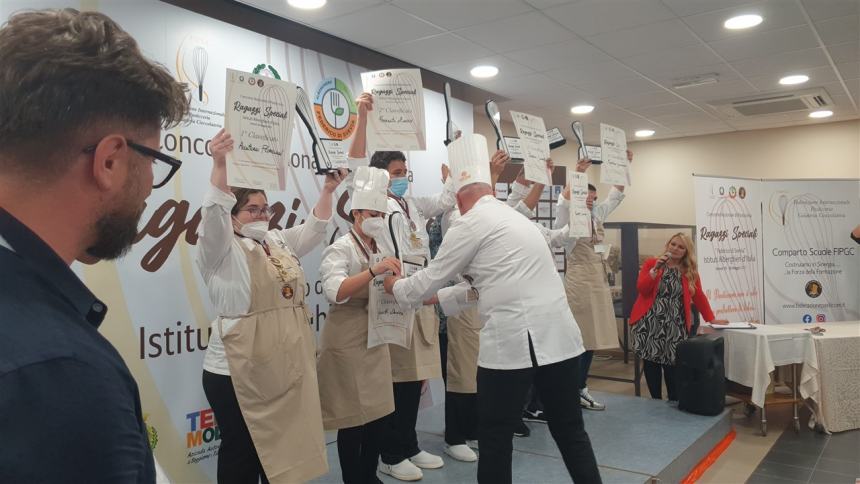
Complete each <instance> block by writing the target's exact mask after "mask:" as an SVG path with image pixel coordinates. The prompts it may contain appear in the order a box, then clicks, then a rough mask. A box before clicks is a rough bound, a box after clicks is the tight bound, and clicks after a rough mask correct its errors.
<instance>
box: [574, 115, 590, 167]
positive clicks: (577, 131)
mask: <svg viewBox="0 0 860 484" xmlns="http://www.w3.org/2000/svg"><path fill="white" fill-rule="evenodd" d="M570 129H571V130H573V136H574V137H576V142H577V143H579V158H580V159H583V158H585V157H587V156H588V151H587V150H586V149H585V135H584V134H583V133H582V122H580V121H574V122H572V123H570Z"/></svg>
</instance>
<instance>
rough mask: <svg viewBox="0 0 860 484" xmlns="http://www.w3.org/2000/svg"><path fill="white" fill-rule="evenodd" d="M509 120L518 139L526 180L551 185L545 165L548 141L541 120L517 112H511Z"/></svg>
mask: <svg viewBox="0 0 860 484" xmlns="http://www.w3.org/2000/svg"><path fill="white" fill-rule="evenodd" d="M511 118H512V119H513V120H514V127H515V128H516V129H517V135H518V136H519V138H520V146H521V148H522V151H523V157H524V159H525V163H524V165H523V168H524V169H525V176H526V180H531V181H533V182H537V183H542V184H544V185H546V186H549V185H551V184H552V177H551V176H550V171H549V169H548V168H547V163H546V160H547V159H548V158H549V141H548V140H547V135H546V126H545V125H544V122H543V118H540V117H538V116H534V115H532V114H526V113H520V112H517V111H511Z"/></svg>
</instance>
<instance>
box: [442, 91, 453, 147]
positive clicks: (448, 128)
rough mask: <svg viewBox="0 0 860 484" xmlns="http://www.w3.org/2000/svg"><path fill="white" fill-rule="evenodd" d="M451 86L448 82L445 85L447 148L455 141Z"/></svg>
mask: <svg viewBox="0 0 860 484" xmlns="http://www.w3.org/2000/svg"><path fill="white" fill-rule="evenodd" d="M451 104H452V99H451V84H449V83H448V82H446V83H445V114H446V115H447V118H446V121H445V141H444V143H445V146H448V145H449V144H451V142H452V141H454V122H453V121H451Z"/></svg>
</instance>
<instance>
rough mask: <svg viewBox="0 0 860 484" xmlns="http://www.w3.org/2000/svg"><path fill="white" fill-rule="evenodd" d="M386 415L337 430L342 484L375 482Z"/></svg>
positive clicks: (373, 483) (369, 483) (376, 480)
mask: <svg viewBox="0 0 860 484" xmlns="http://www.w3.org/2000/svg"><path fill="white" fill-rule="evenodd" d="M387 425H388V421H387V416H386V417H382V418H380V419H377V420H374V421H372V422H368V423H366V424H364V425H360V426H358V427H350V428H346V429H340V430H338V431H337V457H338V460H339V461H340V470H341V476H342V477H343V482H344V484H353V483H355V484H376V483H377V482H379V478H378V477H376V465H377V463H378V462H379V448H380V446H381V445H382V440H383V438H384V436H385V432H386V426H387Z"/></svg>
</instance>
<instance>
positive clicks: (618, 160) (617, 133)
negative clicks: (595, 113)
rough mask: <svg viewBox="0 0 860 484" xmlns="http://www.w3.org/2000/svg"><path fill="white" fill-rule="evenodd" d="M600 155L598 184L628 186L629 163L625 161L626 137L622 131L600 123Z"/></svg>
mask: <svg viewBox="0 0 860 484" xmlns="http://www.w3.org/2000/svg"><path fill="white" fill-rule="evenodd" d="M600 154H601V161H603V167H602V168H601V169H600V183H606V184H607V185H622V186H625V187H626V186H629V185H630V163H629V162H628V161H627V136H626V135H625V134H624V130H623V129H620V128H616V127H615V126H610V125H608V124H603V123H600Z"/></svg>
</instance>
